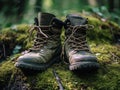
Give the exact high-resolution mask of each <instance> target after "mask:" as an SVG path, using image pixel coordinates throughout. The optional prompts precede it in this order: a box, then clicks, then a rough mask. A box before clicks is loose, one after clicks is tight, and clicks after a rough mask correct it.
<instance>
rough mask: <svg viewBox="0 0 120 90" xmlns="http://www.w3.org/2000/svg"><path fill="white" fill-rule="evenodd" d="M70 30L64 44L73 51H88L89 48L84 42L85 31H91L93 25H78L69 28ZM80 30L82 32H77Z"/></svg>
mask: <svg viewBox="0 0 120 90" xmlns="http://www.w3.org/2000/svg"><path fill="white" fill-rule="evenodd" d="M70 28H72V33H71V34H70V35H69V37H68V38H67V40H66V41H65V43H64V44H66V43H68V45H70V48H74V50H75V51H89V47H88V45H87V40H86V30H88V29H93V28H94V26H93V25H89V24H86V25H78V26H70ZM78 30H81V31H82V32H79V33H78V32H77V31H78Z"/></svg>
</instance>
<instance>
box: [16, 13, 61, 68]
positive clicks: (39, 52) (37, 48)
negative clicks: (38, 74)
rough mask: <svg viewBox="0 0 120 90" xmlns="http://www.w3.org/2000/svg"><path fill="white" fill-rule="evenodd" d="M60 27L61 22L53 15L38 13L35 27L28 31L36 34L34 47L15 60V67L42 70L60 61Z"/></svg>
mask: <svg viewBox="0 0 120 90" xmlns="http://www.w3.org/2000/svg"><path fill="white" fill-rule="evenodd" d="M62 26H63V22H62V21H60V20H58V19H57V18H55V16H54V15H53V14H49V13H38V18H35V25H34V26H33V28H31V30H30V31H31V32H33V31H34V30H35V31H36V32H37V33H36V37H35V40H34V45H33V47H32V48H30V49H29V50H28V51H26V52H25V53H24V54H23V55H21V56H20V57H19V58H18V59H17V62H16V63H15V66H16V67H19V68H28V69H33V70H44V69H46V68H48V67H49V66H50V65H52V64H53V63H55V62H56V61H58V60H60V53H61V39H60V34H61V28H62Z"/></svg>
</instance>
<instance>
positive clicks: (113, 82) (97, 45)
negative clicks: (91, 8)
mask: <svg viewBox="0 0 120 90" xmlns="http://www.w3.org/2000/svg"><path fill="white" fill-rule="evenodd" d="M87 17H88V18H89V24H92V25H94V27H95V28H94V29H92V30H88V31H87V36H88V37H87V39H88V42H89V45H90V48H91V51H92V52H93V53H94V54H95V55H96V56H97V58H98V61H99V63H100V69H99V70H98V72H96V73H81V72H78V73H76V72H71V71H70V70H69V69H68V65H67V64H65V63H64V62H63V61H61V62H59V63H56V64H54V65H52V66H51V67H50V68H48V69H47V70H45V71H42V72H41V71H38V72H35V73H34V74H31V73H32V72H29V74H25V77H26V79H27V83H28V85H29V86H30V87H31V89H32V90H58V84H57V81H56V79H55V77H54V75H53V73H52V70H53V68H54V69H55V70H56V72H57V73H58V75H59V76H60V78H61V81H62V84H63V86H64V88H65V90H81V88H82V87H83V86H82V85H87V90H119V89H120V52H119V51H120V45H118V44H116V43H115V42H114V41H115V40H114V39H115V38H114V35H115V34H119V33H120V27H119V26H118V25H117V24H116V23H114V22H110V21H107V22H102V21H100V20H99V19H97V18H95V17H91V16H87ZM110 28H112V29H111V30H110ZM29 29H30V26H29V25H26V24H22V25H16V26H14V27H11V28H7V29H3V30H1V32H0V44H1V46H3V44H4V45H5V46H6V45H7V44H8V42H9V45H11V44H14V45H13V47H12V48H11V46H9V47H8V49H10V50H11V52H10V54H8V56H9V57H7V58H6V59H4V60H3V61H2V62H1V63H0V88H5V87H6V86H7V85H8V84H9V81H10V80H11V79H12V76H13V73H15V72H16V70H17V68H15V67H14V63H15V61H16V59H17V57H18V56H19V55H20V54H13V53H12V51H13V50H14V48H15V46H16V45H21V46H22V48H21V49H20V52H21V51H23V50H25V49H28V48H29V47H30V46H31V45H32V42H31V41H30V42H29V39H28V36H29V33H28V30H29ZM111 31H112V32H111ZM63 39H64V33H62V40H63ZM3 42H4V43H3ZM0 50H2V48H1V47H0Z"/></svg>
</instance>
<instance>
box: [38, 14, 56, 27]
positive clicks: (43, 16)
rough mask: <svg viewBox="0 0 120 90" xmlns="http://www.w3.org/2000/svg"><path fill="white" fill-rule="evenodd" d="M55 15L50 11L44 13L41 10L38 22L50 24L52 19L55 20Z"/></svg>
mask: <svg viewBox="0 0 120 90" xmlns="http://www.w3.org/2000/svg"><path fill="white" fill-rule="evenodd" d="M54 17H55V15H53V14H50V13H42V12H39V13H38V22H39V25H40V26H41V25H50V24H51V21H52V20H53V18H54Z"/></svg>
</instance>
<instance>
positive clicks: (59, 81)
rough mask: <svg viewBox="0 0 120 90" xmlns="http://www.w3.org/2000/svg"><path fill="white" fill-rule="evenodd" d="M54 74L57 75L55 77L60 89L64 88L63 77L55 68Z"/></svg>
mask: <svg viewBox="0 0 120 90" xmlns="http://www.w3.org/2000/svg"><path fill="white" fill-rule="evenodd" d="M53 74H54V76H55V78H56V80H57V83H58V85H59V89H60V90H64V88H63V85H62V83H61V79H60V77H59V76H58V74H57V73H56V71H55V70H54V69H53Z"/></svg>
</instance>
